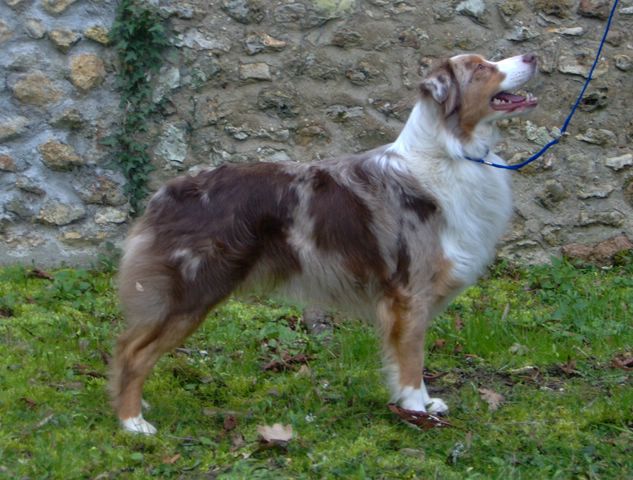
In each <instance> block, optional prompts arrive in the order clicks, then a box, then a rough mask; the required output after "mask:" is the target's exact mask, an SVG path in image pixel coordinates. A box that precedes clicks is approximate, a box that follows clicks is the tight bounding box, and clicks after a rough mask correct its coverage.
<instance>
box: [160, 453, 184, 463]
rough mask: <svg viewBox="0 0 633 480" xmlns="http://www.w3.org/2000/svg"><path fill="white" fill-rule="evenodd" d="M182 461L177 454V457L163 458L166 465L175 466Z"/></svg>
mask: <svg viewBox="0 0 633 480" xmlns="http://www.w3.org/2000/svg"><path fill="white" fill-rule="evenodd" d="M179 459H180V454H179V453H177V454H176V455H174V456H172V457H170V456H166V457H163V463H164V464H165V465H173V464H174V463H176V462H177V461H178V460H179Z"/></svg>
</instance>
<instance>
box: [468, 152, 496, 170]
mask: <svg viewBox="0 0 633 480" xmlns="http://www.w3.org/2000/svg"><path fill="white" fill-rule="evenodd" d="M489 153H490V149H489V148H486V153H484V156H483V157H481V158H474V157H469V156H468V155H464V158H465V159H466V160H470V161H471V162H477V163H483V164H484V165H490V166H491V167H494V166H495V163H494V162H491V161H489V160H486V157H487V156H488V154H489Z"/></svg>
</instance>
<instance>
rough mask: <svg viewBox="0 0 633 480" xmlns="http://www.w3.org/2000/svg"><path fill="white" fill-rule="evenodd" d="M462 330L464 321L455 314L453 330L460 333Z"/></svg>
mask: <svg viewBox="0 0 633 480" xmlns="http://www.w3.org/2000/svg"><path fill="white" fill-rule="evenodd" d="M463 329H464V321H463V320H462V317H461V316H460V314H459V313H456V314H455V330H457V331H458V332H461V331H462V330H463Z"/></svg>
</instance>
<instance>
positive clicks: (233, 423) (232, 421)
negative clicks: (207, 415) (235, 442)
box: [222, 415, 237, 432]
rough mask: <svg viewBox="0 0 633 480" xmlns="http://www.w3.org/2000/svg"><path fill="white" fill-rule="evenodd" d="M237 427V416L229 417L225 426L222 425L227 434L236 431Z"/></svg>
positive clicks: (225, 420) (225, 421)
mask: <svg viewBox="0 0 633 480" xmlns="http://www.w3.org/2000/svg"><path fill="white" fill-rule="evenodd" d="M235 427H237V418H235V415H227V416H226V417H224V424H223V425H222V428H224V431H225V432H230V431H231V430H235Z"/></svg>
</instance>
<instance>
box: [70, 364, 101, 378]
mask: <svg viewBox="0 0 633 480" xmlns="http://www.w3.org/2000/svg"><path fill="white" fill-rule="evenodd" d="M73 372H75V373H76V374H77V375H85V376H86V377H92V378H106V374H105V373H102V372H97V371H96V370H92V369H91V368H90V367H89V366H88V365H84V364H83V363H76V364H74V365H73Z"/></svg>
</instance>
